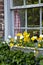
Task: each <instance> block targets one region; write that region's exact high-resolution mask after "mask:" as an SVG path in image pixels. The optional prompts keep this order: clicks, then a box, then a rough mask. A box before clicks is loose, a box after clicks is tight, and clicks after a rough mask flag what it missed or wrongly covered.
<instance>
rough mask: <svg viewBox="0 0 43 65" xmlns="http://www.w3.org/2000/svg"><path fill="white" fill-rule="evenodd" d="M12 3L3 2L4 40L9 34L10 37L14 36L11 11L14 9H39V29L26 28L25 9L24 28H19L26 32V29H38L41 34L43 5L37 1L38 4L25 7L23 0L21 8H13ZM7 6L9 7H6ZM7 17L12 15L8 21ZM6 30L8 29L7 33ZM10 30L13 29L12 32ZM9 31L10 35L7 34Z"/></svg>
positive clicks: (10, 1) (12, 13) (5, 0)
mask: <svg viewBox="0 0 43 65" xmlns="http://www.w3.org/2000/svg"><path fill="white" fill-rule="evenodd" d="M12 1H13V0H4V14H5V17H4V18H5V19H4V22H5V40H6V39H7V38H8V35H9V34H11V35H12V37H13V36H14V18H13V17H14V12H13V10H15V9H26V8H33V7H34V8H35V7H40V27H28V28H27V23H26V22H27V16H26V15H27V9H26V10H25V24H26V25H25V27H21V29H26V31H27V29H39V30H40V34H42V28H43V27H42V8H41V7H42V6H43V3H40V1H41V0H39V3H38V4H31V5H25V0H24V5H23V6H15V7H14V6H13V2H12ZM8 5H9V7H8ZM8 15H12V18H11V17H10V19H9V17H8ZM11 19H12V20H11ZM8 21H9V22H8ZM10 21H11V22H12V23H11V22H10ZM9 23H10V25H12V27H11V28H10V26H9ZM8 27H9V28H8ZM8 29H9V31H8ZM11 29H13V30H11ZM11 31H12V33H9V32H11ZM6 34H7V35H6Z"/></svg>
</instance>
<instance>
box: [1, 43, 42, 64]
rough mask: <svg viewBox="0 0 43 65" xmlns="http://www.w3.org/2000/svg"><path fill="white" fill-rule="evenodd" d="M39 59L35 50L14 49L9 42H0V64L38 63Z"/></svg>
mask: <svg viewBox="0 0 43 65" xmlns="http://www.w3.org/2000/svg"><path fill="white" fill-rule="evenodd" d="M38 58H39V57H38ZM38 58H37V59H38ZM40 58H41V57H40ZM40 58H39V60H40ZM37 59H36V57H35V56H34V53H33V52H30V53H24V52H23V51H20V50H18V51H13V50H10V48H9V46H8V45H7V44H3V43H2V42H0V65H36V62H37Z"/></svg>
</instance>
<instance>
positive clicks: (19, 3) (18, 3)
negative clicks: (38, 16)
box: [13, 0, 23, 6]
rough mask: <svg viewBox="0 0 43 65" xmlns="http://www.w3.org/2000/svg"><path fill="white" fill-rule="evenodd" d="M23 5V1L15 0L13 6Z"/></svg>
mask: <svg viewBox="0 0 43 65" xmlns="http://www.w3.org/2000/svg"><path fill="white" fill-rule="evenodd" d="M21 5H23V0H13V6H21Z"/></svg>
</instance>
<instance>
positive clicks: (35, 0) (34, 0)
mask: <svg viewBox="0 0 43 65" xmlns="http://www.w3.org/2000/svg"><path fill="white" fill-rule="evenodd" d="M30 4H38V0H26V5H30Z"/></svg>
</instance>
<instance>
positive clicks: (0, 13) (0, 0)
mask: <svg viewBox="0 0 43 65" xmlns="http://www.w3.org/2000/svg"><path fill="white" fill-rule="evenodd" d="M3 26H4V0H0V36H1V37H3V34H4V27H3Z"/></svg>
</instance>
